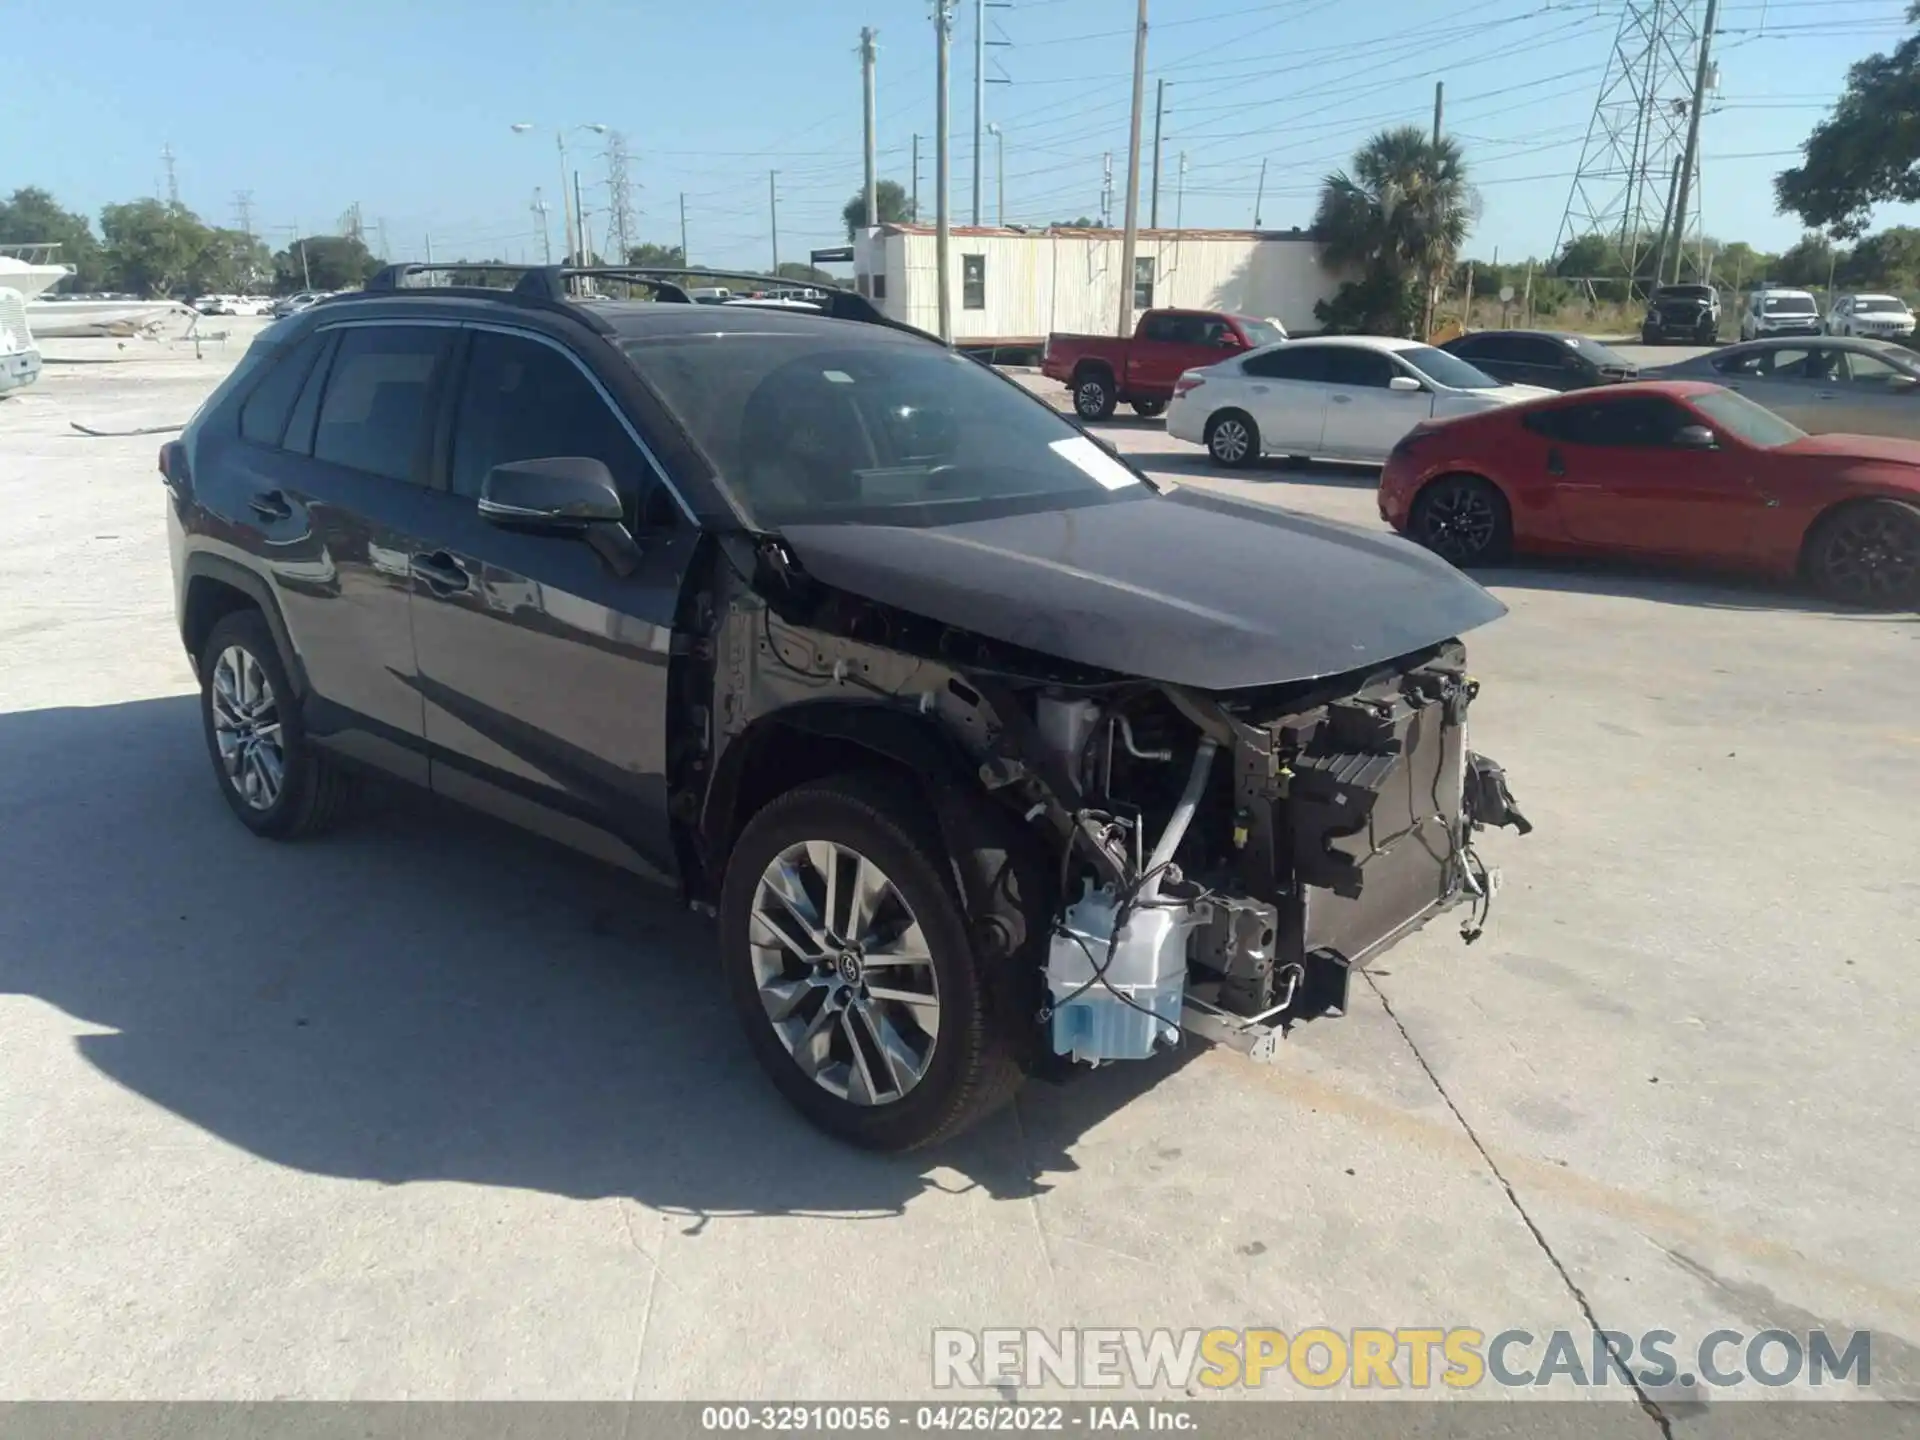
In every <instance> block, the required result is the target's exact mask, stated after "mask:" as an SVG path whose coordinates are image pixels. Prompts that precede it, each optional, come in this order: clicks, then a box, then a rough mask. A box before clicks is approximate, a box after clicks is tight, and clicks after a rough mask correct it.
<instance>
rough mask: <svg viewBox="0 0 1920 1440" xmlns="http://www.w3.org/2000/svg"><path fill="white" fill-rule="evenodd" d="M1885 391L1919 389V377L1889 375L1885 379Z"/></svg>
mask: <svg viewBox="0 0 1920 1440" xmlns="http://www.w3.org/2000/svg"><path fill="white" fill-rule="evenodd" d="M1887 389H1889V390H1900V391H1907V390H1915V389H1920V376H1916V375H1901V374H1894V375H1889V376H1888V377H1887Z"/></svg>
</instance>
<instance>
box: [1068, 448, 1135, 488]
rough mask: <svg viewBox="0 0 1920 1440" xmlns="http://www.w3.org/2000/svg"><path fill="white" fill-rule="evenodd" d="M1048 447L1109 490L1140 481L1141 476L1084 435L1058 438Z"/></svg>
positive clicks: (1125, 486)
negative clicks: (1065, 438)
mask: <svg viewBox="0 0 1920 1440" xmlns="http://www.w3.org/2000/svg"><path fill="white" fill-rule="evenodd" d="M1047 448H1048V449H1049V450H1051V451H1053V453H1054V454H1056V455H1058V456H1059V457H1060V458H1061V459H1062V460H1065V461H1066V462H1067V463H1068V464H1069V465H1073V466H1075V467H1076V468H1078V469H1080V470H1081V471H1084V472H1085V473H1086V474H1087V475H1088V476H1089V477H1091V478H1092V479H1093V480H1094V482H1095V483H1097V484H1100V485H1104V486H1106V487H1107V489H1109V490H1124V489H1126V488H1127V486H1129V485H1138V484H1139V483H1140V477H1139V476H1137V475H1135V474H1134V473H1133V472H1132V471H1131V470H1129V469H1127V467H1126V466H1124V465H1122V464H1121V463H1120V462H1119V461H1118V460H1116V459H1114V458H1113V457H1112V456H1111V455H1109V454H1107V452H1106V451H1104V450H1102V449H1101V448H1100V447H1099V446H1098V445H1096V444H1094V443H1093V441H1091V440H1089V439H1088V438H1087V437H1086V436H1084V435H1075V436H1074V437H1073V438H1072V439H1071V440H1056V441H1054V442H1053V443H1052V444H1051V445H1049V446H1047Z"/></svg>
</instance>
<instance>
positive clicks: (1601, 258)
mask: <svg viewBox="0 0 1920 1440" xmlns="http://www.w3.org/2000/svg"><path fill="white" fill-rule="evenodd" d="M1624 268H1625V267H1624V266H1622V265H1621V263H1620V252H1619V251H1618V250H1617V249H1616V248H1615V247H1614V245H1613V243H1612V242H1611V241H1610V240H1608V239H1607V237H1606V236H1604V235H1578V236H1575V237H1573V238H1572V239H1570V240H1568V241H1567V243H1566V246H1565V248H1564V249H1562V250H1561V252H1560V253H1559V255H1557V256H1555V257H1554V261H1553V273H1554V274H1556V275H1565V276H1568V277H1569V278H1571V279H1575V280H1591V279H1595V278H1596V277H1598V276H1602V275H1606V276H1618V275H1619V274H1620V273H1621V271H1622V270H1623V269H1624Z"/></svg>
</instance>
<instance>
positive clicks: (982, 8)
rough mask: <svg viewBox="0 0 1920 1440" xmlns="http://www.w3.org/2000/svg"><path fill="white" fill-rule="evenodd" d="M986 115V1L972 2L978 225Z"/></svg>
mask: <svg viewBox="0 0 1920 1440" xmlns="http://www.w3.org/2000/svg"><path fill="white" fill-rule="evenodd" d="M986 115H987V0H973V223H974V224H975V225H978V224H979V223H980V131H981V128H982V127H983V126H984V125H985V124H986Z"/></svg>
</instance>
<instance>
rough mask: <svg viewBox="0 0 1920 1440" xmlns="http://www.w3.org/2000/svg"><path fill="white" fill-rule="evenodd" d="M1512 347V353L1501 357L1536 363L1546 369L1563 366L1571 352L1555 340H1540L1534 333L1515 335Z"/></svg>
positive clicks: (1531, 363)
mask: <svg viewBox="0 0 1920 1440" xmlns="http://www.w3.org/2000/svg"><path fill="white" fill-rule="evenodd" d="M1512 347H1513V348H1512V353H1511V354H1509V355H1507V356H1505V357H1503V358H1505V359H1509V360H1517V361H1519V362H1520V363H1521V364H1523V365H1538V366H1540V367H1542V368H1543V369H1547V370H1559V369H1562V368H1564V367H1565V365H1566V363H1567V361H1568V359H1569V358H1570V357H1571V356H1572V354H1573V352H1572V351H1571V350H1569V349H1568V348H1567V347H1566V346H1564V345H1562V344H1560V343H1558V342H1557V341H1553V340H1542V339H1540V338H1539V337H1538V336H1534V335H1524V336H1517V337H1515V339H1514V340H1513V341H1512Z"/></svg>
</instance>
